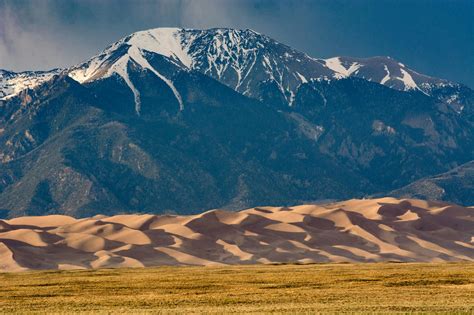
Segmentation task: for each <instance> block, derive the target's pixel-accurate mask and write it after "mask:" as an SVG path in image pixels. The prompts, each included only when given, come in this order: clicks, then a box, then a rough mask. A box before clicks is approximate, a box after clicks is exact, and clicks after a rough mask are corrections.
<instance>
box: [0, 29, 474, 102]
mask: <svg viewBox="0 0 474 315" xmlns="http://www.w3.org/2000/svg"><path fill="white" fill-rule="evenodd" d="M149 53H153V54H157V55H160V56H163V57H166V60H167V61H168V62H171V63H172V64H173V65H174V66H176V67H179V68H181V69H188V70H195V71H199V72H201V73H203V74H206V75H208V76H210V77H212V78H214V79H216V80H218V81H219V82H221V83H224V84H225V85H227V86H229V87H231V88H233V89H234V90H236V91H237V92H239V93H241V94H244V95H246V96H250V97H253V98H257V99H262V98H264V96H265V94H266V91H267V90H268V89H271V88H276V89H277V90H278V91H279V94H280V97H281V98H283V99H284V102H285V104H287V105H288V104H289V105H291V104H292V102H293V100H294V96H295V95H296V93H297V89H298V88H299V87H300V86H301V85H302V84H304V83H307V82H309V81H312V80H332V79H340V78H347V77H358V78H362V79H365V80H368V81H371V82H377V83H380V84H382V85H385V86H388V87H390V88H393V89H397V90H403V91H408V90H419V91H422V92H424V93H426V94H429V95H440V97H442V98H443V99H444V100H445V101H448V102H449V103H453V106H455V107H456V108H457V109H458V111H462V107H463V104H464V102H465V101H466V100H465V99H464V98H463V97H462V96H463V95H464V93H471V94H472V90H470V89H469V88H467V87H465V86H463V85H461V84H458V83H454V82H449V81H447V80H442V79H438V78H433V77H430V76H427V75H423V74H419V73H417V72H416V71H414V70H412V69H409V68H408V67H406V66H405V65H404V64H402V63H400V62H398V61H396V60H394V59H392V58H391V57H372V58H353V57H334V58H329V59H319V58H313V57H310V56H308V55H307V54H305V53H302V52H299V51H297V50H295V49H293V48H291V47H289V46H286V45H284V44H281V43H279V42H277V41H275V40H273V39H271V38H269V37H268V36H265V35H263V34H259V33H257V32H255V31H253V30H249V29H247V30H236V29H223V28H216V29H209V30H193V29H179V28H158V29H151V30H146V31H141V32H136V33H134V34H131V35H130V36H127V37H125V38H123V39H121V40H119V41H118V42H116V43H114V44H112V45H111V46H109V47H108V48H107V49H105V50H104V51H103V52H102V53H100V54H99V55H97V56H95V57H93V58H91V59H90V60H88V61H86V62H85V63H83V64H81V65H78V66H76V67H73V68H72V69H69V70H68V71H69V75H70V76H71V77H72V78H73V79H75V80H76V81H78V82H80V83H84V82H91V81H94V80H97V79H100V78H104V77H108V76H110V75H112V73H117V74H119V75H121V76H122V77H123V78H124V80H126V81H127V79H126V78H125V77H124V76H126V71H124V69H125V68H124V67H126V64H127V63H128V61H129V60H131V62H134V63H136V64H138V65H139V66H140V67H142V68H143V69H151V67H150V65H149V64H147V62H146V58H143V54H149ZM154 70H155V71H156V69H154ZM57 73H58V70H53V71H51V72H45V73H43V74H41V73H40V75H38V73H34V72H31V73H28V72H26V73H19V74H14V75H15V76H17V77H27V76H28V75H30V77H31V79H30V80H31V81H34V82H38V83H41V82H44V80H45V79H49V78H50V77H51V75H52V74H57ZM158 73H159V72H158ZM160 75H161V74H160ZM36 85H37V84H36ZM36 85H30V86H31V87H34V86H36ZM129 86H130V84H129ZM26 87H27V85H22V84H17V85H16V89H15V91H13V90H11V89H10V90H7V89H4V88H3V87H1V86H0V90H2V92H1V93H3V94H4V95H10V96H12V95H16V94H17V93H18V90H19V89H24V88H26ZM130 88H131V89H132V90H133V86H130ZM441 94H442V95H441ZM178 98H179V96H178ZM470 98H472V95H470ZM137 102H139V98H137ZM471 106H472V104H471Z"/></svg>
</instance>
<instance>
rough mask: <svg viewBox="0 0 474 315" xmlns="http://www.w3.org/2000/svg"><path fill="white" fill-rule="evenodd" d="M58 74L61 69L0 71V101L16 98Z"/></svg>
mask: <svg viewBox="0 0 474 315" xmlns="http://www.w3.org/2000/svg"><path fill="white" fill-rule="evenodd" d="M60 72H61V69H53V70H51V71H25V72H18V73H17V72H12V71H6V70H0V100H2V101H5V100H8V99H10V98H13V97H15V96H17V95H18V94H19V93H20V92H21V91H23V90H26V89H34V88H35V87H37V86H39V85H40V84H42V83H44V82H46V81H49V80H50V79H51V78H52V77H54V76H55V75H57V74H59V73H60Z"/></svg>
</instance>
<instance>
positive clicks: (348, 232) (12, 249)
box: [0, 198, 474, 271]
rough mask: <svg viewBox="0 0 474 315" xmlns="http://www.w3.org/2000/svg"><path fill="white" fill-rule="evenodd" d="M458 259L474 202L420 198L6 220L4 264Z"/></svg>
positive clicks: (1, 236)
mask: <svg viewBox="0 0 474 315" xmlns="http://www.w3.org/2000/svg"><path fill="white" fill-rule="evenodd" d="M459 260H470V261H474V208H472V207H471V208H465V207H460V206H456V205H452V204H445V203H439V202H427V201H421V200H397V199H393V198H382V199H373V200H348V201H344V202H338V203H333V204H327V205H322V206H316V205H301V206H295V207H292V208H281V207H259V208H252V209H247V210H243V211H240V212H227V211H223V210H211V211H207V212H205V213H202V214H200V215H195V216H170V215H160V216H156V215H118V216H113V217H104V216H96V217H94V218H86V219H74V218H71V217H68V216H57V215H56V216H46V217H23V218H16V219H12V220H6V221H2V220H0V271H21V270H27V269H73V268H101V267H142V266H152V265H180V264H183V265H188V264H189V265H221V264H251V263H272V262H300V263H311V262H346V261H347V262H371V261H428V262H431V261H433V262H438V261H459Z"/></svg>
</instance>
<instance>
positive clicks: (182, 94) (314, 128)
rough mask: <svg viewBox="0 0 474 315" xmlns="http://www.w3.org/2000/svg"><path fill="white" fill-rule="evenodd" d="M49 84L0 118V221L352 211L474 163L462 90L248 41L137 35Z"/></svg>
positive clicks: (233, 34)
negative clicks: (215, 211)
mask: <svg viewBox="0 0 474 315" xmlns="http://www.w3.org/2000/svg"><path fill="white" fill-rule="evenodd" d="M384 65H385V66H386V67H385V66H384ZM397 67H398V68H397ZM356 68H357V69H356ZM385 68H387V69H388V70H387V71H389V72H390V74H389V75H388V74H387V71H385ZM344 69H346V70H344ZM380 69H383V71H385V72H383V71H382V72H380V71H379V70H380ZM396 69H398V72H397V70H396ZM384 73H385V74H384ZM405 73H407V74H405ZM15 75H16V74H12V73H10V77H14V76H15ZM49 75H51V76H50V77H49ZM382 75H383V77H382ZM387 75H388V76H389V78H388V79H386V76H387ZM17 76H19V75H17ZM31 76H32V77H33V74H31ZM26 77H27V76H26ZM46 77H48V78H47V79H45V80H43V82H42V83H40V82H39V81H38V80H39V79H38V80H36V81H34V82H37V83H38V84H36V86H35V87H33V88H31V89H23V86H24V84H23V83H22V84H23V85H18V87H15V86H13V88H12V87H10V88H9V91H14V92H9V93H13V94H8V95H7V96H6V97H4V98H3V100H2V101H1V103H0V162H1V163H2V167H1V168H0V204H1V207H2V209H0V216H3V217H15V216H22V215H42V214H58V213H62V214H68V215H72V216H76V217H78V216H79V217H85V216H93V215H95V214H97V213H103V214H107V215H112V214H115V213H118V212H153V213H162V212H169V211H175V212H178V213H197V212H200V211H201V210H203V209H210V208H215V207H225V208H229V209H242V208H245V207H251V206H255V205H259V204H280V205H281V204H283V205H290V204H296V203H304V202H309V201H315V200H319V199H347V198H352V197H361V196H365V195H370V194H374V193H378V192H389V191H393V190H395V189H397V188H400V187H403V186H406V185H408V184H410V183H412V182H414V181H417V180H419V179H421V178H426V177H429V176H432V175H434V174H438V173H443V172H446V171H449V170H450V169H452V168H454V167H457V166H459V165H461V164H464V163H467V162H468V161H470V160H472V156H473V153H474V152H473V151H474V128H473V126H474V115H472V113H473V112H474V111H473V106H474V101H473V100H474V97H473V94H472V90H470V89H469V88H467V87H465V86H462V85H456V84H454V83H449V82H447V81H444V80H440V79H434V78H430V77H427V76H423V75H418V74H416V73H415V72H414V71H412V70H410V69H408V68H406V67H405V66H404V65H401V64H400V63H398V62H395V61H393V59H390V58H380V57H376V58H372V59H364V60H362V59H353V58H352V59H350V58H342V57H341V58H336V59H334V58H331V59H327V60H323V59H315V58H311V57H309V56H307V55H306V54H304V53H300V52H297V51H296V50H294V49H292V48H290V47H288V46H286V45H283V44H280V43H278V42H276V41H274V40H272V39H270V38H268V37H266V36H264V35H261V34H258V33H256V32H254V31H251V30H231V29H211V30H185V29H169V28H165V29H154V30H149V31H143V32H137V33H134V34H132V35H130V36H127V37H125V38H123V39H121V40H119V41H118V42H116V43H114V44H112V45H111V46H109V47H108V48H106V49H105V50H104V51H103V52H102V53H100V54H98V55H97V56H94V57H92V58H91V59H89V60H87V61H85V62H84V63H81V64H79V65H77V66H74V67H71V68H69V69H63V70H55V72H53V73H50V74H47V75H46V74H44V75H43V77H42V78H46ZM409 77H410V78H411V79H408V78H409ZM31 80H33V79H31ZM31 80H30V81H31ZM382 81H383V82H382ZM412 81H413V82H415V84H413V83H412ZM2 82H3V81H2ZM3 85H6V84H3ZM4 95H6V94H4ZM453 95H457V96H456V97H454V96H453ZM449 198H451V197H449ZM459 200H460V201H459V202H460V203H463V204H464V202H465V201H467V200H466V199H459Z"/></svg>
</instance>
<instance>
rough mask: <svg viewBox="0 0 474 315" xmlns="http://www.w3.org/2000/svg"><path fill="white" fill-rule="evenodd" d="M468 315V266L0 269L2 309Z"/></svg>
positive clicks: (471, 305) (472, 290)
mask: <svg viewBox="0 0 474 315" xmlns="http://www.w3.org/2000/svg"><path fill="white" fill-rule="evenodd" d="M2 312H3V313H11V312H17V313H35V312H39V313H41V312H42V313H52V312H56V313H71V312H94V313H96V312H101V313H110V314H112V313H113V314H116V313H131V312H136V313H160V312H164V313H169V312H179V313H223V312H225V313H231V312H237V313H244V312H258V313H263V312H265V313H266V312H277V313H286V312H288V313H312V314H314V313H317V312H322V313H334V312H337V313H342V312H351V313H354V312H356V313H361V312H367V313H373V312H376V313H383V312H391V313H393V312H401V313H410V312H416V313H421V312H425V313H430V314H431V313H473V312H474V264H472V263H449V264H446V263H445V264H396V263H378V264H321V265H278V266H277V265H274V266H268V265H267V266H263V265H257V266H230V267H159V268H145V269H108V270H89V271H52V272H25V273H16V274H13V273H12V274H7V273H4V274H0V313H2Z"/></svg>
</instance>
